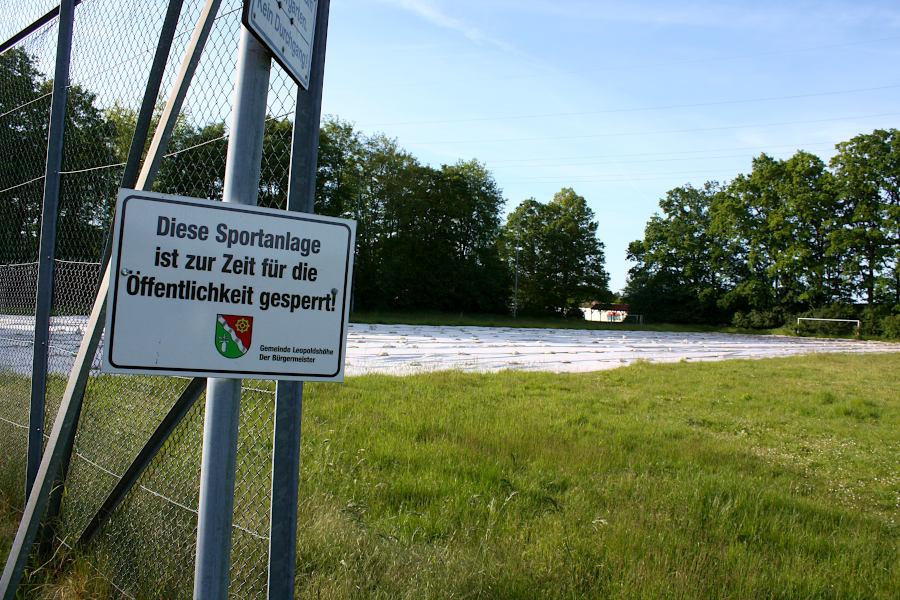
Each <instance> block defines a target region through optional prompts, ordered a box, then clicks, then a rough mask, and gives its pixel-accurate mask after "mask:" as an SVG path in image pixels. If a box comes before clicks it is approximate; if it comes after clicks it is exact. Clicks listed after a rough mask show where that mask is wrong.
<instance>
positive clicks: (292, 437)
mask: <svg viewBox="0 0 900 600" xmlns="http://www.w3.org/2000/svg"><path fill="white" fill-rule="evenodd" d="M329 5H330V1H329V0H319V2H318V7H317V9H316V27H315V33H314V34H313V35H314V37H313V40H314V41H313V49H312V66H311V68H310V77H309V89H308V90H304V89H303V87H302V86H299V85H298V86H297V110H296V113H295V115H294V131H293V136H292V138H291V171H290V177H289V179H288V206H287V209H288V210H289V211H298V212H308V213H311V212H315V199H316V166H317V161H318V155H319V122H320V120H321V117H322V82H323V78H324V73H325V46H326V41H327V35H328V13H329ZM302 421H303V383H302V382H300V381H279V382H278V384H277V385H276V387H275V433H274V443H273V447H272V504H271V516H270V519H271V521H270V527H269V585H268V598H269V599H270V600H289V599H291V598H293V597H294V578H295V574H296V563H297V495H298V486H299V483H300V433H301V428H302V427H301V426H302Z"/></svg>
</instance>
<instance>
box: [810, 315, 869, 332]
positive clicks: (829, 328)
mask: <svg viewBox="0 0 900 600" xmlns="http://www.w3.org/2000/svg"><path fill="white" fill-rule="evenodd" d="M861 326H862V323H861V322H860V321H859V320H858V319H822V318H814V317H797V333H798V334H800V333H807V332H808V333H824V334H827V335H845V334H847V333H848V332H852V333H853V334H854V335H855V336H856V337H859V332H860V327H861Z"/></svg>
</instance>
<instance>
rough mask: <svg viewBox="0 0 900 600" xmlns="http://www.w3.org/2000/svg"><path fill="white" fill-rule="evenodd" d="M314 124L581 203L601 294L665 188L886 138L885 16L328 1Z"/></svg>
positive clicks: (774, 9) (809, 6)
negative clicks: (322, 118) (342, 127)
mask: <svg viewBox="0 0 900 600" xmlns="http://www.w3.org/2000/svg"><path fill="white" fill-rule="evenodd" d="M331 10H332V13H331V22H330V30H329V40H328V60H327V64H326V77H325V97H324V106H323V111H324V112H325V113H327V114H332V115H336V116H339V117H341V118H342V119H345V120H348V121H351V122H353V123H354V124H355V125H356V126H357V128H358V129H359V130H361V131H363V132H365V133H374V132H383V133H385V134H387V135H388V136H391V137H394V138H396V139H397V140H398V142H399V143H400V145H401V146H403V147H404V148H406V149H407V150H409V151H410V152H412V153H413V154H414V155H416V156H417V157H419V159H420V160H422V161H423V162H426V163H430V164H433V165H435V166H437V165H440V164H442V163H453V162H456V161H457V160H459V159H470V158H476V159H479V160H481V161H483V162H485V163H486V164H487V166H488V168H489V169H490V170H491V171H492V172H493V174H494V176H495V177H496V179H497V182H498V183H499V185H500V186H501V188H502V189H503V191H504V195H505V197H506V198H507V200H508V203H507V211H509V210H511V209H512V208H514V207H515V206H516V205H517V204H518V203H519V202H520V201H521V200H523V199H524V198H528V197H535V198H537V199H538V200H540V201H547V200H549V199H550V198H551V197H552V196H553V194H554V193H555V192H556V191H558V190H559V189H560V188H561V187H564V186H570V187H573V188H574V189H575V190H576V191H577V192H578V193H580V194H581V195H583V196H585V198H587V200H588V203H589V204H590V206H591V208H592V209H593V210H594V212H595V213H596V216H597V219H598V221H599V223H600V230H599V235H600V238H601V239H602V240H603V242H604V243H605V244H606V250H607V267H608V269H609V271H610V274H611V287H612V288H613V289H614V290H619V289H621V288H622V286H623V285H624V283H625V277H626V272H627V269H628V266H629V265H628V263H627V262H626V260H625V248H626V246H627V244H628V242H629V241H631V240H634V239H638V238H640V237H642V234H643V228H644V224H645V223H646V221H647V219H648V218H649V217H650V216H651V215H652V214H653V212H654V211H655V210H656V208H657V203H658V201H659V199H660V198H661V197H662V196H663V195H664V194H665V192H666V190H669V189H671V188H673V187H675V186H678V185H682V184H685V183H688V182H690V183H694V184H696V185H699V184H702V183H703V182H704V181H706V180H707V179H714V180H719V181H726V180H729V179H731V178H732V177H734V176H735V175H736V174H737V173H741V172H747V171H748V170H749V168H750V161H751V158H752V157H753V156H756V155H758V154H759V153H761V152H767V153H769V154H771V155H774V156H777V157H788V156H790V155H791V154H792V153H793V152H794V151H796V150H798V149H804V150H808V151H810V152H813V153H816V154H818V155H819V156H821V157H823V158H824V159H826V160H827V159H828V158H829V157H830V156H831V155H832V153H833V146H834V144H835V143H836V142H839V141H842V140H846V139H849V138H850V137H852V136H853V135H855V134H857V133H861V132H868V131H871V130H872V129H875V128H886V127H897V126H898V124H900V102H898V100H900V71H898V69H897V67H896V65H898V64H900V3H898V2H896V1H883V2H860V1H857V2H836V1H820V2H783V1H782V2H771V1H769V0H761V1H759V0H758V1H756V2H752V3H751V2H728V1H719V2H677V3H676V2H621V1H619V2H608V1H605V0H599V1H579V0H570V1H567V0H557V1H552V0H481V1H472V0H456V1H450V0H335V1H334V2H333V4H332V9H331Z"/></svg>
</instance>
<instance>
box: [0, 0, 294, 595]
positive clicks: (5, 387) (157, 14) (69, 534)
mask: <svg viewBox="0 0 900 600" xmlns="http://www.w3.org/2000/svg"><path fill="white" fill-rule="evenodd" d="M57 4H58V3H57V2H49V1H48V2H39V1H32V2H11V1H6V2H3V3H0V13H2V17H3V18H2V19H0V23H2V26H0V39H8V38H9V37H10V36H12V35H14V34H16V33H17V32H18V31H19V30H20V29H22V28H23V27H25V26H27V25H28V24H29V23H31V22H33V21H34V20H35V19H37V18H38V17H40V16H41V15H43V14H44V13H46V12H47V11H48V10H50V9H51V8H53V7H54V6H56V5H57ZM203 5H204V2H203V1H202V0H186V1H185V2H184V7H183V9H182V11H181V17H180V19H179V22H178V25H177V27H176V30H175V36H174V40H173V44H172V50H171V52H170V55H169V59H168V62H167V64H166V68H165V72H164V76H163V79H162V86H161V89H160V93H159V97H158V98H157V104H156V109H157V110H156V114H157V117H158V116H159V114H160V113H161V110H162V108H163V104H164V102H165V100H166V98H167V97H168V95H169V92H170V90H171V89H172V86H173V85H174V84H175V81H176V76H177V73H178V71H179V67H180V64H181V61H182V58H183V57H184V54H185V52H186V49H187V47H188V43H189V41H190V38H191V35H192V33H193V30H194V27H195V25H196V23H197V20H198V18H199V16H200V14H201V12H202V9H203ZM166 7H167V2H165V1H163V0H152V1H147V0H83V1H82V2H81V3H80V4H79V5H78V6H77V7H76V10H75V26H74V36H73V49H72V61H71V65H70V85H69V88H68V101H67V106H66V130H65V138H64V150H63V166H62V171H61V193H60V199H59V208H58V213H57V219H58V234H57V243H56V262H55V271H54V273H55V287H54V292H53V310H52V316H51V322H50V332H49V333H50V353H49V360H48V363H49V364H48V383H47V393H46V398H45V414H46V422H47V430H48V431H49V429H50V427H51V425H52V422H53V419H54V418H55V417H56V412H57V410H58V407H59V404H60V400H61V398H62V395H63V391H64V389H65V383H66V378H67V377H68V375H69V372H70V371H71V369H72V365H73V363H74V359H75V356H76V354H77V351H78V348H79V345H80V343H81V341H82V339H83V336H84V334H85V330H86V327H87V322H88V314H89V313H90V309H91V306H92V304H93V301H94V298H95V295H96V291H97V288H98V285H99V281H100V278H101V276H102V273H101V265H100V261H101V257H102V253H103V248H104V245H105V244H106V240H107V237H108V236H109V233H110V231H109V226H110V221H111V216H112V212H113V209H114V204H115V197H116V191H117V188H118V186H119V183H120V180H121V177H122V173H123V170H124V163H125V160H126V157H127V152H128V148H129V145H130V142H131V138H132V135H133V134H134V129H135V122H136V115H137V111H138V109H139V107H140V103H141V99H142V96H143V93H144V89H145V86H146V83H147V78H148V74H149V69H150V64H151V61H152V59H153V55H154V52H155V50H156V45H157V41H158V39H159V35H160V31H161V27H162V22H163V19H164V16H165V13H166ZM241 8H242V2H241V0H224V1H223V2H222V5H221V7H220V9H219V11H218V15H217V17H216V19H215V23H214V26H213V29H212V32H211V34H210V37H209V41H208V42H207V44H206V46H205V49H204V52H203V54H202V57H201V60H200V63H199V65H198V69H197V72H196V75H195V77H194V79H193V82H192V84H191V86H190V88H189V91H188V94H187V97H186V100H185V103H184V106H183V109H182V111H181V113H180V115H179V118H178V123H177V126H176V128H175V131H174V134H173V136H172V139H171V142H170V143H169V146H168V148H167V152H166V156H165V158H164V159H163V161H162V163H161V166H160V171H159V174H158V176H157V178H156V180H155V183H154V187H153V189H154V191H159V192H166V193H173V194H179V195H185V196H193V197H206V198H213V199H221V197H222V181H223V177H224V171H225V157H226V149H227V144H228V135H229V123H230V118H231V105H232V102H233V93H234V76H235V61H236V56H237V47H238V38H239V34H240V18H241ZM57 30H58V23H57V20H56V19H54V20H52V21H50V22H49V23H48V24H47V25H45V26H43V27H41V28H40V29H38V30H36V31H34V32H32V33H31V34H29V35H28V36H27V37H26V38H24V39H23V40H21V41H20V42H19V43H17V44H16V45H15V47H14V48H12V49H11V50H9V51H7V52H5V53H4V54H2V55H0V340H2V344H0V392H2V393H0V456H2V457H3V458H2V461H3V462H2V468H0V476H2V477H3V481H2V485H3V486H4V489H5V490H6V491H7V492H9V494H8V495H9V496H10V498H11V499H14V500H15V499H18V504H19V506H21V505H22V498H21V490H22V489H23V485H24V465H25V456H26V447H27V433H28V405H29V398H30V391H31V373H32V355H33V335H34V327H35V320H34V314H35V295H36V293H37V289H36V287H37V273H38V267H37V247H38V241H39V235H40V225H41V209H42V199H43V186H44V181H43V180H44V168H45V161H46V152H47V133H48V132H47V130H48V117H49V111H50V100H51V94H50V91H51V89H52V76H53V64H54V60H55V52H56V38H57ZM295 95H296V86H295V84H294V83H293V81H292V80H291V79H290V78H289V77H288V76H287V75H286V74H285V73H284V72H283V71H282V69H281V68H280V67H279V66H278V65H277V64H275V63H274V62H273V65H272V74H271V80H270V89H269V99H268V119H267V122H266V132H265V136H266V137H265V143H264V156H263V165H262V181H261V183H260V196H259V204H261V205H265V206H269V207H278V208H284V207H285V205H286V196H287V178H288V165H289V160H290V142H291V126H292V125H291V120H292V118H293V107H294V99H295ZM154 122H155V121H154ZM151 133H152V131H151ZM186 384H187V380H185V379H182V378H163V377H131V376H111V375H103V374H101V373H100V372H99V356H98V357H94V360H93V362H92V365H91V371H90V379H89V383H88V387H87V391H86V394H85V399H84V406H83V409H82V414H81V423H80V426H79V430H78V434H77V436H76V440H75V447H74V453H73V458H72V463H71V466H70V469H69V473H68V477H67V480H66V487H65V494H64V496H63V503H62V507H61V513H60V519H59V525H58V529H57V536H58V539H57V541H58V542H59V543H62V544H65V545H67V546H71V545H72V543H73V542H74V540H75V539H76V538H77V537H78V535H79V534H80V533H81V531H82V530H83V529H84V527H85V525H86V524H87V523H88V522H89V521H90V519H91V518H92V517H93V515H94V514H95V513H96V511H97V509H98V508H99V506H100V505H101V503H102V502H103V501H104V499H105V498H106V496H107V495H108V494H109V492H110V491H111V490H112V488H113V487H114V486H115V484H116V482H117V481H118V480H119V478H120V477H121V476H122V474H123V473H124V472H125V470H126V469H127V468H128V466H129V465H130V464H131V462H132V461H133V459H134V457H135V456H136V455H137V453H138V452H139V450H140V449H141V447H142V446H143V445H144V443H145V442H146V440H147V439H148V437H149V436H150V434H151V433H152V432H153V431H154V429H155V428H156V427H157V426H158V425H159V423H160V421H161V420H162V418H163V417H164V415H165V414H166V413H167V412H168V411H169V409H170V408H171V406H172V405H173V403H174V402H175V400H176V399H177V398H178V396H179V395H180V394H181V392H182V390H183V389H184V388H185V386H186ZM273 404H274V384H272V383H271V382H254V383H253V385H249V386H245V388H244V395H243V399H242V404H241V416H240V439H239V446H238V466H237V483H236V492H235V518H234V542H233V544H234V547H233V551H232V573H231V581H232V585H231V589H232V592H231V595H232V597H235V598H257V597H264V596H265V588H266V573H267V558H268V556H267V552H268V527H269V502H270V497H269V496H270V485H271V480H270V469H271V451H272V428H273V423H272V420H273ZM204 405H205V400H204V399H203V398H201V399H200V400H199V401H198V402H196V403H195V404H194V406H193V407H192V408H191V410H190V411H189V413H188V414H187V416H186V417H185V418H184V420H183V421H182V422H181V424H180V425H179V427H178V428H177V430H176V431H175V433H174V434H173V435H172V436H171V437H170V438H169V439H168V440H167V442H166V443H165V444H164V446H163V448H162V450H161V451H160V452H159V453H158V454H157V455H156V457H155V458H154V459H153V460H152V461H151V462H150V464H149V466H148V467H147V469H146V471H145V472H144V473H143V475H142V476H141V477H140V479H139V481H138V483H137V485H136V486H135V487H134V488H133V489H132V490H131V492H130V493H129V494H128V496H127V497H126V498H125V500H124V502H123V503H122V504H121V505H120V506H119V507H118V508H117V509H116V511H115V512H114V513H113V515H112V517H111V518H110V520H109V522H108V523H107V524H106V525H105V526H104V527H103V528H102V529H101V530H100V532H99V534H98V537H97V538H96V540H95V541H94V543H93V544H92V547H91V548H90V549H89V550H90V554H89V556H91V557H93V558H92V560H93V561H94V562H95V563H96V564H95V566H96V568H97V570H98V571H99V572H100V573H102V574H103V575H104V576H105V577H107V578H108V579H109V580H110V582H111V583H112V585H113V586H114V588H115V589H116V590H118V592H119V593H120V594H121V595H122V596H125V597H134V598H142V597H153V598H182V597H190V595H191V590H192V580H193V570H194V550H195V534H196V527H197V512H196V511H197V503H198V494H199V471H200V457H201V444H202V428H203V413H204Z"/></svg>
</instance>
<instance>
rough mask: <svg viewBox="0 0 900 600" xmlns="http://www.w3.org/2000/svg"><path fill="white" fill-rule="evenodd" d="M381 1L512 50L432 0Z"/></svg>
mask: <svg viewBox="0 0 900 600" xmlns="http://www.w3.org/2000/svg"><path fill="white" fill-rule="evenodd" d="M382 2H385V3H387V4H391V5H393V6H396V7H398V8H401V9H403V10H406V11H409V12H411V13H414V14H416V15H418V16H419V17H421V18H423V19H425V20H426V21H428V22H429V23H431V24H432V25H436V26H438V27H441V28H443V29H447V30H449V31H454V32H456V33H459V34H461V35H463V36H465V37H466V38H467V39H469V40H471V41H473V42H475V43H476V44H486V45H490V46H494V47H496V48H499V49H501V50H505V51H508V52H511V51H513V47H512V46H511V45H510V44H508V43H506V42H504V41H503V40H500V39H497V38H495V37H492V36H490V35H488V34H486V33H485V32H484V31H482V30H481V29H479V28H478V27H475V26H473V25H471V24H469V23H466V22H465V21H463V20H462V19H459V18H457V17H454V16H452V15H450V14H447V12H445V11H444V10H443V9H442V8H441V7H440V6H438V5H437V4H436V3H435V2H434V1H433V0H382Z"/></svg>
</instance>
